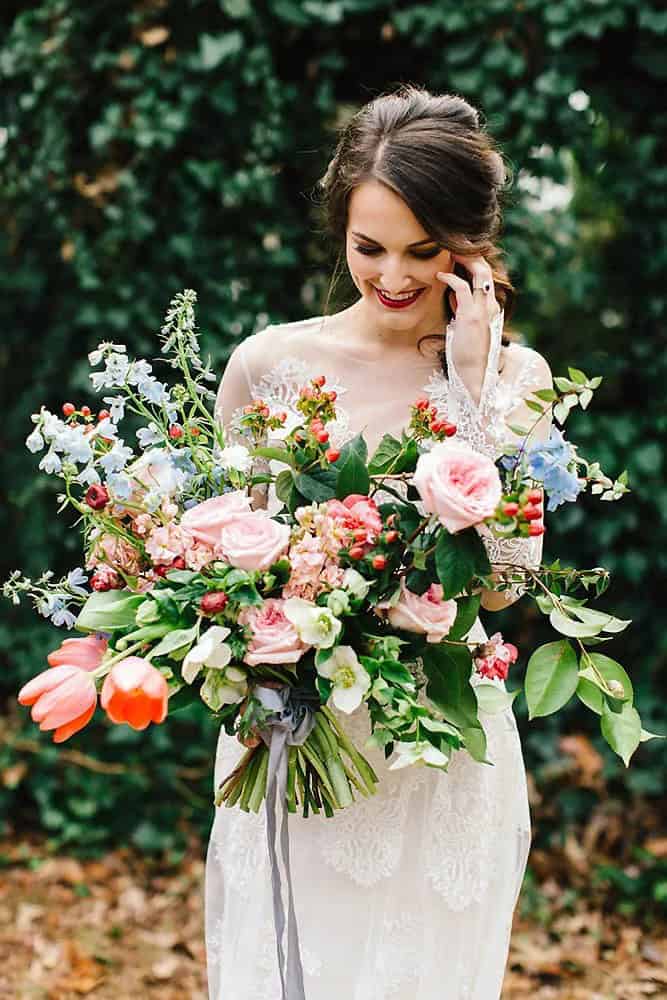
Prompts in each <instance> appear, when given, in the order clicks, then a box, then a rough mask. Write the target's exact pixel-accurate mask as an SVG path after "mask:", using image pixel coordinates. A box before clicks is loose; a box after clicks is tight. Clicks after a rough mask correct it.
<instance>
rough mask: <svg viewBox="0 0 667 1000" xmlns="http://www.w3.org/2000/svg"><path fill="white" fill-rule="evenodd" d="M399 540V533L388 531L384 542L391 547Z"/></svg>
mask: <svg viewBox="0 0 667 1000" xmlns="http://www.w3.org/2000/svg"><path fill="white" fill-rule="evenodd" d="M397 539H398V532H397V531H388V532H387V533H386V535H385V536H384V540H385V542H387V544H388V545H391V544H392V542H395V541H396V540H397Z"/></svg>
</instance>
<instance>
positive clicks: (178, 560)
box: [170, 556, 185, 569]
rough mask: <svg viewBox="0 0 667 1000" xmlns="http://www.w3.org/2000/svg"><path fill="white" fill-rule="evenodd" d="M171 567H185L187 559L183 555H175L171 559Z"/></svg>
mask: <svg viewBox="0 0 667 1000" xmlns="http://www.w3.org/2000/svg"><path fill="white" fill-rule="evenodd" d="M170 568H171V569H185V559H184V558H183V556H174V558H173V559H172V560H171V567H170Z"/></svg>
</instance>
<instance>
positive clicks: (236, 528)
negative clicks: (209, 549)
mask: <svg viewBox="0 0 667 1000" xmlns="http://www.w3.org/2000/svg"><path fill="white" fill-rule="evenodd" d="M289 542H290V528H289V525H288V524H281V523H280V522H279V521H274V520H273V518H272V517H270V516H269V515H268V514H267V513H266V511H265V510H255V511H251V512H250V513H249V514H238V515H237V516H236V517H235V518H233V519H232V520H230V521H228V522H227V524H225V525H223V527H222V530H221V532H220V544H219V551H220V552H222V556H223V558H224V559H226V560H227V561H228V562H230V563H231V564H232V566H236V567H237V568H238V569H245V570H265V569H268V568H269V566H271V565H272V563H274V562H276V561H277V560H278V559H280V557H281V556H282V555H284V554H285V552H287V548H288V546H289Z"/></svg>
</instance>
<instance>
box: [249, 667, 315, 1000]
mask: <svg viewBox="0 0 667 1000" xmlns="http://www.w3.org/2000/svg"><path fill="white" fill-rule="evenodd" d="M253 694H254V696H255V697H256V698H257V699H258V701H260V702H261V704H262V705H263V706H264V708H265V709H267V711H271V712H272V715H271V716H269V718H268V719H267V720H266V728H263V729H260V730H259V733H260V736H261V737H262V739H263V740H264V742H265V743H266V745H267V746H268V748H269V766H268V771H267V776H266V835H267V840H268V846H269V859H270V861H271V885H272V888H273V922H274V926H275V930H276V947H277V952H278V969H279V971H280V982H281V985H282V1000H306V994H305V990H304V985H303V966H302V964H301V951H300V948H299V932H298V928H297V922H296V911H295V909H294V893H293V889H292V872H291V869H290V858H289V830H288V825H287V817H288V812H287V804H286V802H285V793H286V789H287V747H288V746H300V745H301V744H302V743H305V742H306V740H307V739H308V736H309V735H310V732H311V730H312V728H313V726H314V725H315V711H316V707H317V706H318V705H319V700H318V701H317V702H315V703H313V701H312V699H308V698H307V697H299V695H298V694H297V692H296V691H295V689H294V688H293V687H290V686H289V685H285V686H284V687H282V688H270V687H264V686H263V685H262V684H258V685H257V686H256V687H255V688H254V690H253ZM276 796H277V797H278V800H279V802H280V807H281V808H282V820H281V824H280V850H281V853H282V856H283V864H284V865H285V874H286V877H287V893H288V911H287V912H288V917H287V962H285V952H284V949H283V932H284V930H285V907H284V904H283V893H282V886H281V878H280V867H279V865H278V854H277V851H276V827H277V821H276Z"/></svg>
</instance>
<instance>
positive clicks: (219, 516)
mask: <svg viewBox="0 0 667 1000" xmlns="http://www.w3.org/2000/svg"><path fill="white" fill-rule="evenodd" d="M251 511H252V507H251V506H250V498H249V497H248V495H247V493H244V491H243V490H233V491H232V492H231V493H223V494H222V496H219V497H211V499H210V500H204V501H203V502H202V503H198V504H197V505H196V507H191V508H190V510H186V512H185V513H184V514H183V517H182V518H181V521H180V525H181V527H182V528H185V529H186V530H187V531H188V532H189V533H190V535H191V536H192V537H193V538H194V539H196V540H197V541H198V542H203V543H204V545H209V546H210V547H211V548H215V547H216V545H219V543H220V534H221V531H222V529H223V527H224V525H225V524H227V523H228V522H229V521H230V520H231V519H232V518H234V517H237V516H238V515H239V514H248V513H250V512H251Z"/></svg>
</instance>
